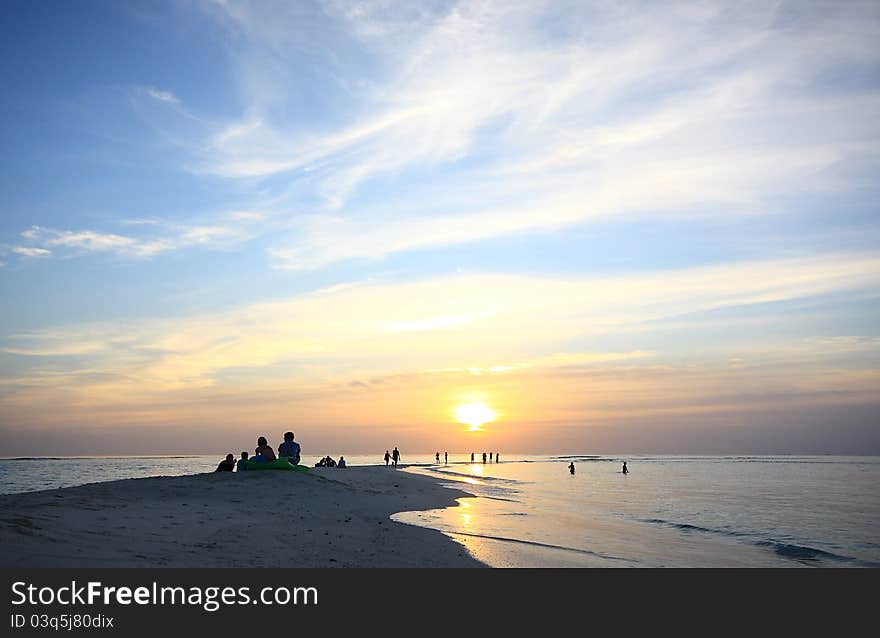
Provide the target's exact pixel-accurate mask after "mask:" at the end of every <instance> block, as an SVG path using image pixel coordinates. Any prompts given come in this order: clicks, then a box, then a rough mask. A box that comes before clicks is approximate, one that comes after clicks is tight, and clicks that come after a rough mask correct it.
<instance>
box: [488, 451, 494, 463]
mask: <svg viewBox="0 0 880 638" xmlns="http://www.w3.org/2000/svg"><path fill="white" fill-rule="evenodd" d="M493 454H494V452H489V460H490V461H491V460H492V455H493Z"/></svg>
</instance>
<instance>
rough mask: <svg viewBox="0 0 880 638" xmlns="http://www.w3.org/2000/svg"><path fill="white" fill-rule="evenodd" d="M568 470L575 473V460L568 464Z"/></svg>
mask: <svg viewBox="0 0 880 638" xmlns="http://www.w3.org/2000/svg"><path fill="white" fill-rule="evenodd" d="M568 471H569V472H571V473H572V474H574V461H572V462H571V463H569V464H568Z"/></svg>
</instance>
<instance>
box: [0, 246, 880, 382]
mask: <svg viewBox="0 0 880 638" xmlns="http://www.w3.org/2000/svg"><path fill="white" fill-rule="evenodd" d="M878 285H880V258H878V257H877V256H875V255H870V254H849V255H846V254H833V255H825V256H821V257H815V258H809V259H789V260H775V261H762V262H745V263H736V264H728V265H723V266H714V267H704V268H696V269H690V270H678V271H666V272H660V273H655V274H650V275H638V276H615V277H600V278H596V277H580V278H562V279H560V278H545V277H544V278H542V277H528V276H516V275H462V276H457V277H446V278H439V279H433V280H424V281H418V282H412V283H397V284H394V283H380V282H376V283H365V284H362V285H353V286H346V287H342V288H339V289H336V290H329V291H328V290H321V291H317V292H314V293H310V294H306V295H302V296H299V297H296V298H293V299H288V300H283V301H274V302H269V303H262V304H257V305H253V306H247V307H243V308H240V309H237V310H234V311H229V312H224V313H214V314H212V315H210V316H196V317H188V318H178V319H169V320H152V321H151V320H145V321H141V322H130V323H129V324H127V325H126V326H125V327H124V328H123V327H119V326H113V325H110V324H107V325H93V326H82V327H80V328H77V329H65V330H62V331H60V332H59V331H47V332H30V333H25V334H20V335H17V336H13V337H10V338H8V339H7V340H6V343H5V344H4V349H5V351H6V352H9V353H15V354H19V355H28V354H30V355H33V356H69V355H73V354H79V355H89V356H91V355H94V357H95V358H94V359H93V360H92V359H89V361H90V363H88V364H87V365H86V366H85V367H86V368H87V369H88V370H90V371H91V370H94V369H96V368H97V369H101V370H103V372H104V374H105V375H110V377H111V378H117V379H118V380H120V379H123V378H124V379H126V381H125V384H126V387H128V388H129V389H130V390H131V391H137V392H140V391H144V390H145V389H147V388H152V389H153V390H155V391H162V390H167V391H171V390H180V389H186V388H204V387H211V386H214V385H215V384H218V383H221V384H222V383H223V381H222V379H223V378H224V376H225V375H226V374H229V373H231V371H234V370H238V371H241V370H248V369H250V370H253V371H254V374H256V375H257V378H263V380H264V382H271V379H275V378H277V375H278V374H282V375H284V376H285V378H288V379H290V378H297V379H301V380H303V381H311V382H315V381H318V380H327V379H331V378H335V379H339V378H340V377H341V378H345V377H352V376H369V375H371V374H374V373H375V374H388V373H389V372H401V373H412V372H418V371H424V370H439V369H461V370H472V369H491V368H496V369H499V367H501V368H505V367H506V368H510V369H515V370H520V371H522V370H525V369H531V368H536V369H537V368H543V367H557V368H558V367H565V366H576V365H589V364H595V363H596V362H610V361H612V360H614V361H630V362H633V363H636V362H638V361H639V360H640V359H642V358H645V357H649V356H650V358H651V359H652V360H653V359H657V360H658V361H659V360H660V357H661V355H662V354H663V353H658V352H655V351H654V350H650V349H645V348H642V347H639V345H640V344H639V340H640V339H643V338H645V337H646V335H650V334H652V330H653V329H654V326H655V324H656V322H658V321H662V320H668V319H677V320H679V321H680V318H681V317H683V316H687V315H692V314H695V313H706V312H709V311H718V310H720V309H732V308H738V307H739V308H741V307H747V306H753V305H755V304H767V303H779V302H784V301H787V300H793V299H798V298H803V297H810V296H817V295H827V294H832V293H836V294H840V293H846V292H850V293H852V292H854V291H859V290H861V291H865V290H872V289H875V288H876V287H877V286H878ZM768 321H769V319H768ZM687 326H688V325H687V323H685V324H684V325H683V326H682V327H681V330H687V329H688V327H687ZM431 333H435V334H436V335H437V338H432V337H431ZM608 337H614V338H615V339H621V338H623V339H626V340H627V341H629V342H630V343H631V344H632V349H629V350H625V351H622V352H619V351H617V352H615V351H609V350H599V351H598V352H597V351H591V349H587V350H585V349H584V347H583V343H584V341H585V340H586V341H592V342H594V343H601V340H602V339H605V338H608ZM717 347H721V350H720V351H719V352H721V354H720V355H719V356H722V357H723V358H724V360H725V361H726V360H727V359H728V358H729V357H730V356H731V355H730V353H729V352H728V351H726V350H724V349H723V344H722V345H721V346H717ZM761 347H763V346H761ZM797 347H798V348H800V349H801V350H803V348H807V349H808V351H810V352H814V353H815V352H819V351H821V352H825V353H829V354H830V353H832V352H833V351H835V350H834V348H832V349H829V347H828V346H825V345H822V344H812V345H811V344H809V343H807V342H799V343H798V345H797ZM848 347H850V348H853V347H856V348H858V347H863V346H860V345H859V344H856V345H855V346H853V345H852V344H849V345H848ZM835 348H837V350H839V348H840V344H836V345H835ZM875 350H876V349H875ZM511 352H515V353H517V354H518V355H519V356H518V358H515V359H513V358H512V357H511ZM666 354H668V353H666ZM737 356H740V355H737ZM73 372H74V370H71V373H73ZM89 374H91V372H90V373H89ZM135 380H136V381H135ZM105 381H106V377H102V383H104V382H105ZM131 383H133V385H128V384H131ZM120 396H122V395H120Z"/></svg>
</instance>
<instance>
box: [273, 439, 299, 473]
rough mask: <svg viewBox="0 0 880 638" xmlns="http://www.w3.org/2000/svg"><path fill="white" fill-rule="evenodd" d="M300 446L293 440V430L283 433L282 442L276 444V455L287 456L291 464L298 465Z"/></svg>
mask: <svg viewBox="0 0 880 638" xmlns="http://www.w3.org/2000/svg"><path fill="white" fill-rule="evenodd" d="M299 455H300V447H299V443H297V442H296V441H294V440H293V432H285V433H284V443H282V444H281V445H279V446H278V457H279V458H284V457H287V458H288V459H289V460H290V462H291V463H292V464H293V465H299Z"/></svg>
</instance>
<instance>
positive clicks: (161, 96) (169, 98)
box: [142, 86, 180, 104]
mask: <svg viewBox="0 0 880 638" xmlns="http://www.w3.org/2000/svg"><path fill="white" fill-rule="evenodd" d="M142 89H143V91H144V93H146V94H147V95H149V96H150V97H151V98H153V99H156V100H159V101H160V102H168V103H170V104H179V103H180V100H179V99H177V96H176V95H174V93H172V92H171V91H160V90H159V89H157V88H155V87H152V86H145V87H142Z"/></svg>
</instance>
